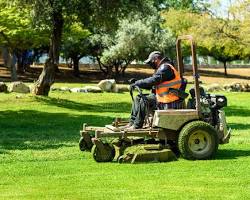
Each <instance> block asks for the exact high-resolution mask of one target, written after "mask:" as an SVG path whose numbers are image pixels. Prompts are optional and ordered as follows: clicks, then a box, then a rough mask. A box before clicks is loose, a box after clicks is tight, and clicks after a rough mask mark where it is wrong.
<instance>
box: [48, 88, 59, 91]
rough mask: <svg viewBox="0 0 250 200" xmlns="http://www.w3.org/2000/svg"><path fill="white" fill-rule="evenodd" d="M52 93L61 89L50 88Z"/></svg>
mask: <svg viewBox="0 0 250 200" xmlns="http://www.w3.org/2000/svg"><path fill="white" fill-rule="evenodd" d="M50 90H51V91H60V88H57V87H51V88H50Z"/></svg>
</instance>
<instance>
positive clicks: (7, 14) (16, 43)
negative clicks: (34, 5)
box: [0, 1, 48, 80]
mask: <svg viewBox="0 0 250 200" xmlns="http://www.w3.org/2000/svg"><path fill="white" fill-rule="evenodd" d="M30 10H31V9H30V7H27V6H23V7H22V8H21V7H19V6H18V5H17V4H16V3H12V4H9V3H6V2H4V1H0V32H1V36H0V45H3V46H5V47H6V48H7V50H8V55H9V56H8V58H9V59H8V60H9V61H8V62H7V63H9V64H8V65H10V66H8V67H9V68H10V69H11V72H12V73H11V74H12V79H13V80H16V79H17V77H16V72H15V71H16V67H15V66H14V64H13V62H12V61H11V60H12V58H13V57H14V56H15V57H16V58H17V71H18V72H24V63H25V60H24V59H23V56H22V55H23V54H24V52H25V51H27V50H28V49H31V48H38V47H39V46H40V45H41V44H42V43H46V40H48V37H47V36H48V35H47V34H46V32H43V31H41V30H39V29H36V28H34V27H32V25H31V16H30Z"/></svg>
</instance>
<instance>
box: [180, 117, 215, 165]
mask: <svg viewBox="0 0 250 200" xmlns="http://www.w3.org/2000/svg"><path fill="white" fill-rule="evenodd" d="M218 141H219V140H218V134H217V131H216V130H215V129H214V128H213V127H212V126H211V125H210V124H208V123H206V122H203V121H193V122H190V123H188V124H186V125H185V126H184V127H183V128H182V130H181V132H180V134H179V138H178V147H179V150H180V153H181V155H182V156H183V157H184V158H185V159H189V160H203V159H209V158H211V157H213V156H214V155H215V153H216V152H217V150H218Z"/></svg>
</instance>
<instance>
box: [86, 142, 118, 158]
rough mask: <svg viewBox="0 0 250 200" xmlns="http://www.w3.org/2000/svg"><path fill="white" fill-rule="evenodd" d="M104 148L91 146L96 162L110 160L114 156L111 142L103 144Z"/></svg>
mask: <svg viewBox="0 0 250 200" xmlns="http://www.w3.org/2000/svg"><path fill="white" fill-rule="evenodd" d="M103 146H104V148H102V149H99V148H98V147H97V146H96V145H94V146H93V147H92V150H91V152H92V155H93V158H94V160H95V161H96V162H111V161H112V160H113V159H114V157H115V148H114V146H113V145H112V144H108V143H105V144H103Z"/></svg>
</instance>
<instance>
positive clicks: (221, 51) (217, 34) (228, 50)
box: [164, 10, 242, 75]
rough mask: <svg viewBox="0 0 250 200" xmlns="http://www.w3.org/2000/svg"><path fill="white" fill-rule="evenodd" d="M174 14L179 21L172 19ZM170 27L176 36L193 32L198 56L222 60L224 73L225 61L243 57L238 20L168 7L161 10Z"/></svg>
mask: <svg viewBox="0 0 250 200" xmlns="http://www.w3.org/2000/svg"><path fill="white" fill-rule="evenodd" d="M176 16H177V19H178V20H175V17H176ZM164 17H165V18H166V19H167V20H166V23H165V26H169V27H170V29H171V30H173V32H175V34H176V35H182V34H192V35H193V36H194V37H195V39H196V41H197V43H198V52H199V53H200V55H208V56H212V57H214V58H215V59H217V60H219V61H221V62H222V63H223V65H224V70H225V75H227V62H230V61H233V60H236V59H239V58H241V57H242V46H241V40H240V38H239V34H240V29H239V27H240V23H239V21H238V20H233V19H222V18H215V17H213V16H211V15H209V14H207V13H202V14H198V13H190V12H188V11H183V10H182V11H176V10H170V11H169V12H167V13H164Z"/></svg>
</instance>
